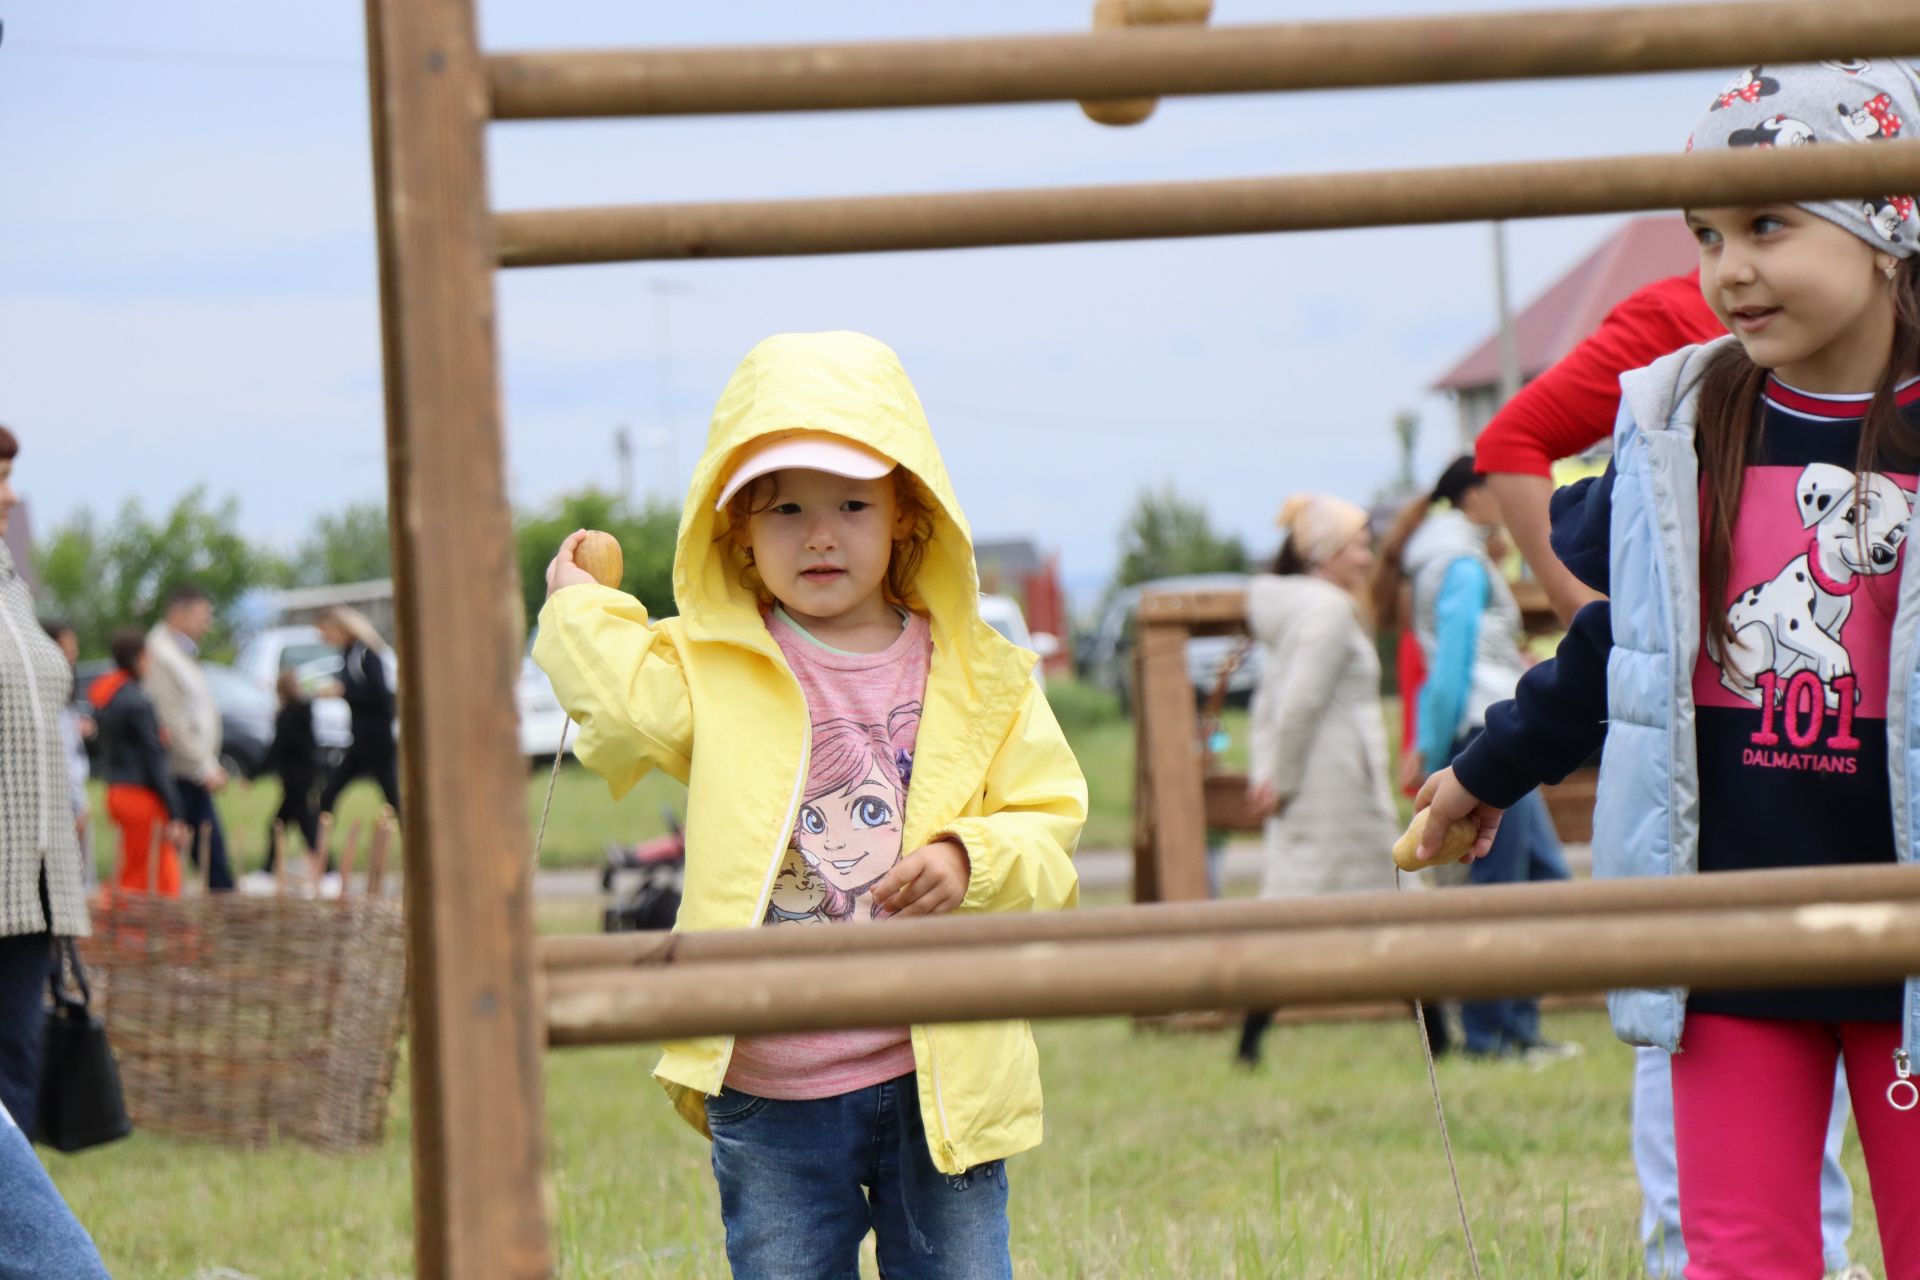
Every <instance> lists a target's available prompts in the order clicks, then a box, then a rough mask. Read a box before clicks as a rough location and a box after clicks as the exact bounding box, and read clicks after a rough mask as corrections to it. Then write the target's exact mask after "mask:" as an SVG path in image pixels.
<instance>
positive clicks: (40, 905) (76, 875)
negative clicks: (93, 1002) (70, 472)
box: [0, 427, 90, 1132]
mask: <svg viewBox="0 0 1920 1280" xmlns="http://www.w3.org/2000/svg"><path fill="white" fill-rule="evenodd" d="M19 452H20V442H19V441H18V440H17V439H15V438H14V435H13V433H12V432H10V431H8V430H7V429H6V428H4V427H0V1105H4V1107H5V1109H6V1110H7V1111H8V1112H9V1113H10V1114H11V1115H12V1116H13V1119H14V1122H15V1123H16V1124H17V1125H18V1126H19V1127H20V1128H22V1129H25V1130H27V1131H29V1132H31V1131H32V1130H33V1127H34V1124H35V1122H36V1119H37V1115H38V1109H39V1099H40V1071H41V1062H40V1060H41V1046H42V1042H43V1037H44V1031H45V1026H46V1015H45V1014H44V1012H43V1011H42V1005H43V1003H44V1000H45V996H46V990H47V980H48V977H49V975H50V974H51V972H52V969H53V944H54V941H55V939H59V938H75V937H84V936H85V935H86V934H87V933H89V932H90V928H89V926H88V922H87V905H86V897H85V890H84V889H83V888H82V885H81V878H80V846H79V843H78V841H77V840H76V839H75V837H74V830H73V811H72V809H71V808H70V807H69V802H68V786H69V783H68V779H67V764H66V757H65V756H64V754H63V753H62V751H61V745H60V713H61V711H62V710H64V709H65V708H66V706H67V704H68V703H69V702H71V701H72V699H73V671H72V669H71V668H69V667H68V666H67V659H66V655H64V654H62V653H61V652H60V646H59V645H57V644H55V643H54V642H53V641H52V640H51V639H49V638H48V636H47V633H46V632H45V631H43V630H41V628H40V623H39V621H38V620H37V619H36V618H35V617H34V611H33V597H32V596H31V595H30V594H29V593H28V591H27V584H26V583H25V582H23V581H21V579H20V575H19V573H18V572H17V571H16V570H15V568H14V564H13V555H12V553H11V552H10V551H9V550H7V548H6V545H5V542H4V535H5V533H6V527H7V519H8V517H9V515H10V514H11V513H12V511H13V508H14V507H15V506H17V505H19V501H20V500H19V497H18V496H17V495H16V494H15V493H14V490H13V464H14V458H15V457H16V456H17V455H18V454H19Z"/></svg>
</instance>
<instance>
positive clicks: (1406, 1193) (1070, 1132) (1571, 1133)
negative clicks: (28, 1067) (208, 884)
mask: <svg viewBox="0 0 1920 1280" xmlns="http://www.w3.org/2000/svg"><path fill="white" fill-rule="evenodd" d="M1550 1023H1551V1025H1550V1028H1549V1030H1550V1032H1551V1033H1552V1034H1554V1035H1557V1036H1564V1037H1568V1038H1571V1039H1575V1040H1578V1041H1580V1042H1581V1043H1582V1044H1584V1045H1585V1046H1586V1048H1587V1053H1586V1055H1585V1056H1584V1057H1582V1058H1580V1059H1578V1060H1575V1061H1572V1062H1567V1063H1558V1064H1555V1065H1552V1066H1550V1067H1547V1068H1544V1069H1541V1070H1538V1071H1535V1070H1532V1069H1529V1068H1527V1067H1525V1066H1520V1065H1507V1064H1486V1063H1465V1062H1460V1063H1454V1062H1442V1064H1441V1069H1440V1079H1441V1086H1442V1089H1443V1090H1444V1093H1445V1096H1446V1100H1447V1107H1448V1115H1449V1118H1450V1120H1451V1122H1452V1127H1453V1139H1454V1146H1455V1150H1456V1152H1457V1154H1458V1157H1459V1160H1460V1172H1461V1178H1462V1182H1463V1184H1464V1186H1465V1190H1466V1194H1467V1197H1468V1201H1469V1206H1470V1209H1471V1213H1472V1218H1473V1225H1474V1232H1475V1236H1476V1239H1477V1240H1478V1242H1479V1246H1480V1252H1481V1258H1482V1261H1483V1263H1484V1265H1485V1271H1486V1275H1487V1276H1488V1277H1504V1278H1506V1280H1550V1278H1557V1277H1590V1278H1593V1280H1623V1278H1625V1277H1631V1276H1634V1275H1636V1274H1637V1265H1636V1258H1637V1256H1638V1255H1637V1245H1636V1243H1635V1239H1634V1236H1635V1231H1636V1229H1637V1228H1636V1224H1637V1222H1638V1214H1639V1199H1638V1191H1637V1189H1636V1187H1635V1183H1634V1177H1633V1169H1632V1164H1631V1162H1630V1160H1629V1157H1628V1146H1627V1121H1628V1115H1627V1111H1628V1108H1627V1099H1628V1093H1629V1088H1630V1076H1631V1070H1632V1067H1631V1057H1630V1055H1629V1053H1628V1051H1627V1050H1626V1049H1625V1048H1623V1047H1622V1046H1620V1045H1618V1044H1617V1043H1615V1042H1614V1041H1613V1039H1612V1037H1611V1036H1610V1035H1609V1034H1608V1032H1607V1028H1606V1025H1605V1021H1604V1019H1603V1018H1602V1017H1601V1016H1600V1015H1598V1014H1591V1013H1589V1014H1567V1015H1562V1016H1558V1017H1554V1018H1550ZM1038 1035H1039V1040H1040V1048H1041V1055H1042V1060H1043V1069H1044V1072H1045V1079H1046V1089H1047V1102H1048V1106H1047V1141H1046V1143H1045V1145H1043V1146H1042V1147H1041V1148H1040V1149H1039V1150H1037V1151H1035V1152H1032V1153H1030V1154H1027V1155H1024V1156H1021V1157H1018V1158H1017V1159H1015V1160H1013V1161H1012V1162H1011V1163H1010V1166H1009V1168H1010V1170H1011V1178H1012V1183H1013V1188H1014V1192H1013V1219H1014V1254H1015V1258H1016V1260H1017V1268H1016V1269H1017V1273H1018V1274H1019V1275H1021V1276H1023V1277H1044V1278H1046V1280H1056V1278H1059V1277H1121V1276H1125V1277H1169V1276H1179V1277H1187V1276H1191V1277H1348V1276H1354V1277H1404V1278H1407V1280H1443V1278H1452V1277H1465V1276H1468V1275H1469V1274H1470V1272H1469V1271H1468V1269H1467V1263H1466V1260H1465V1254H1464V1250H1463V1247H1462V1245H1461V1240H1460V1230H1459V1224H1458V1221H1457V1219H1456V1216H1455V1210H1454V1206H1453V1197H1452V1191H1451V1189H1450V1185H1449V1182H1448V1177H1447V1169H1446V1164H1445V1162H1444V1160H1443V1158H1442V1155H1441V1150H1440V1142H1439V1137H1438V1134H1437V1132H1436V1129H1435V1126H1434V1119H1433V1107H1432V1103H1431V1101H1430V1099H1429V1097H1428V1093H1427V1084H1426V1078H1425V1068H1424V1066H1423V1065H1422V1062H1421V1057H1420V1051H1419V1048H1418V1043H1417V1040H1416V1038H1415V1034H1414V1031H1413V1028H1412V1026H1411V1025H1410V1024H1408V1023H1402V1022H1393V1023H1378V1024H1353V1025H1343V1026H1316V1027H1281V1028H1278V1029H1276V1030H1275V1031H1274V1033H1273V1034H1272V1036H1271V1037H1270V1041H1269V1055H1268V1057H1269V1061H1268V1065H1267V1067H1266V1068H1265V1069H1264V1070H1262V1071H1261V1072H1259V1073H1257V1074H1251V1075H1250V1074H1248V1073H1246V1072H1243V1071H1239V1070H1236V1069H1234V1068H1232V1067H1230V1066H1229V1065H1228V1061H1227V1059H1228V1053H1229V1048H1230V1043H1229V1040H1228V1038H1227V1037H1226V1036H1225V1035H1224V1034H1221V1033H1210V1034H1194V1033H1178V1034H1169V1033H1160V1032H1137V1031H1135V1030H1134V1029H1133V1028H1132V1027H1131V1026H1130V1025H1128V1024H1127V1023H1125V1022H1122V1021H1117V1020H1110V1021H1098V1022H1070V1023H1054V1024H1048V1025H1043V1026H1041V1027H1040V1028H1039V1029H1038ZM652 1060H653V1053H652V1051H651V1049H596V1050H570V1051H565V1052H559V1053H554V1054H550V1055H548V1057H547V1059H546V1064H547V1098H548V1108H547V1111H548V1122H549V1125H550V1134H551V1146H552V1149H551V1153H550V1159H551V1167H552V1171H553V1182H552V1189H553V1199H552V1205H553V1210H554V1232H555V1255H556V1258H557V1260H558V1262H559V1264H560V1266H559V1272H560V1274H561V1275H563V1276H567V1277H582V1278H584V1277H620V1278H623V1280H624V1278H626V1277H707V1276H716V1277H717V1276H724V1275H725V1274H726V1270H725V1266H724V1260H723V1257H722V1253H721V1234H720V1223H719V1216H718V1210H717V1208H716V1201H715V1195H714V1190H713V1181H712V1177H711V1175H710V1174H709V1173H708V1170H707V1167H706V1152H705V1144H704V1143H703V1142H702V1141H701V1140H700V1139H699V1138H698V1137H697V1136H696V1135H694V1134H693V1133H692V1131H690V1130H688V1129H686V1128H685V1127H684V1126H683V1125H682V1124H681V1123H680V1121H679V1120H678V1119H677V1118H676V1117H675V1116H674V1115H673V1114H672V1112H671V1109H670V1108H669V1107H668V1106H667V1103H666V1100H665V1099H664V1097H662V1096H661V1095H660V1093H659V1091H658V1089H657V1088H656V1087H655V1086H654V1085H653V1083H652V1082H651V1081H650V1080H649V1079H648V1078H647V1071H648V1068H649V1067H650V1066H651V1064H652ZM407 1135H408V1127H407V1117H406V1108H405V1099H404V1091H403V1093H402V1096H401V1097H400V1098H398V1099H396V1103H395V1108H394V1116H393V1124H392V1126H391V1128H390V1130H389V1134H388V1139H387V1142H386V1144H385V1146H383V1147H382V1148H381V1149H380V1150H379V1151H377V1152H375V1153H372V1154H370V1155H364V1156H357V1157H340V1156H323V1155H318V1154H315V1153H313V1152H310V1151H305V1150H302V1149H298V1148H291V1147H286V1148H276V1149H271V1150H267V1151H262V1152H245V1151H233V1150H225V1149H221V1148H216V1147H211V1146H205V1145H198V1144H191V1143H180V1142H174V1141H170V1140H168V1139H165V1138H160V1137H155V1136H151V1135H144V1134H141V1135H136V1136H134V1137H133V1138H131V1139H129V1140H127V1141H125V1142H122V1143H119V1144H117V1145H115V1146H112V1147H107V1148H103V1149H100V1150H97V1151H92V1152H88V1153H85V1154H82V1155H79V1156H72V1157H64V1156H57V1155H56V1156H50V1157H49V1163H50V1167H51V1169H52V1171H53V1175H54V1178H55V1180H56V1181H57V1182H58V1183H59V1185H60V1187H61V1189H62V1190H63V1191H64V1192H65V1193H66V1195H67V1197H68V1198H69V1200H70V1201H71V1203H72V1204H73V1207H74V1209H75V1211H76V1212H77V1213H78V1214H79V1215H80V1216H81V1218H82V1220H83V1221H85V1222H87V1223H88V1224H89V1225H90V1226H91V1227H92V1229H93V1230H94V1232H95V1235H96V1237H97V1239H98V1241H99V1243H100V1246H101V1250H102V1252H103V1254H104V1255H105V1257H106V1259H107V1263H108V1265H109V1267H110V1268H111V1270H112V1272H113V1274H114V1275H115V1276H116V1277H119V1278H120V1280H162V1278H166V1280H180V1278H183V1277H188V1276H194V1275H197V1274H200V1273H203V1272H207V1273H212V1274H217V1275H222V1276H227V1275H230V1274H231V1273H238V1274H239V1275H241V1276H249V1277H257V1278H258V1280H335V1278H338V1280H346V1278H347V1277H388V1276H402V1275H406V1274H409V1273H410V1266H409V1257H410V1255H409V1248H410V1243H409V1236H408V1231H409V1222H410V1202H409V1198H408V1197H409V1191H408V1165H407V1162H408V1154H407ZM1848 1164H1849V1166H1850V1167H1851V1169H1852V1171H1853V1173H1854V1176H1855V1178H1856V1179H1857V1185H1858V1186H1860V1187H1862V1188H1864V1187H1865V1185H1866V1184H1865V1181H1864V1176H1863V1173H1862V1170H1861V1167H1860V1163H1859V1160H1858V1151H1857V1147H1854V1148H1850V1150H1849V1159H1848ZM1859 1217H1860V1221H1859V1223H1858V1225H1857V1226H1856V1229H1855V1236H1854V1240H1855V1247H1856V1253H1857V1256H1858V1257H1859V1258H1860V1260H1862V1261H1864V1262H1866V1263H1868V1264H1869V1265H1870V1266H1875V1267H1877V1264H1878V1258H1879V1250H1878V1247H1877V1244H1876V1243H1875V1239H1874V1231H1873V1225H1872V1213H1871V1210H1870V1208H1868V1206H1867V1204H1866V1197H1865V1196H1864V1195H1862V1197H1861V1201H1860V1210H1859ZM216 1268H226V1269H227V1270H226V1271H216V1270H215V1269H216ZM1876 1274H1877V1271H1876Z"/></svg>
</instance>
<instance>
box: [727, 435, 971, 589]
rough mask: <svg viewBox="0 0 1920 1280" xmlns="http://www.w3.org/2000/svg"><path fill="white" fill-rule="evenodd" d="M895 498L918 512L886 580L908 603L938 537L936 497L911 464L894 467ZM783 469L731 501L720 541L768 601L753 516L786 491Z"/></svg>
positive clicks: (906, 509) (895, 550)
mask: <svg viewBox="0 0 1920 1280" xmlns="http://www.w3.org/2000/svg"><path fill="white" fill-rule="evenodd" d="M892 475H893V500H894V501H895V502H896V503H898V504H899V507H900V510H901V511H903V512H905V513H907V514H909V515H910V516H912V518H913V524H912V526H911V527H909V528H908V530H907V536H906V537H904V538H900V539H898V540H897V541H895V542H894V544H893V558H892V560H890V561H889V562H888V564H887V578H886V582H885V584H884V587H885V591H886V597H887V602H888V603H889V604H898V605H905V604H907V603H908V602H909V601H910V600H911V598H912V596H913V583H914V579H916V578H917V577H919V574H920V565H921V563H922V562H923V561H924V560H925V559H926V558H927V544H929V543H930V542H932V541H933V510H934V506H933V502H932V500H931V499H929V498H928V497H927V496H926V495H925V494H924V493H923V492H922V491H921V488H920V482H919V481H918V480H916V479H914V477H913V474H912V473H911V472H909V471H908V470H907V469H906V468H905V467H895V468H894V469H893V473H892ZM779 482H780V473H779V472H777V471H776V472H774V473H772V474H771V475H764V476H761V477H760V478H759V479H757V480H754V481H751V482H749V483H747V484H745V485H742V486H741V488H740V492H738V493H736V494H734V495H733V498H732V500H731V501H729V502H728V503H727V518H726V521H725V522H724V523H723V525H722V527H721V529H720V532H719V533H717V534H715V535H714V541H716V542H720V543H723V544H724V545H725V546H726V548H727V550H728V552H729V553H730V554H731V556H732V558H733V561H734V567H735V570H736V571H737V572H738V573H739V575H740V579H741V581H742V582H744V583H746V585H747V587H748V589H750V590H751V591H752V592H753V594H754V595H755V597H757V598H758V599H759V601H760V603H761V605H762V606H771V605H772V604H773V603H774V600H773V593H772V592H771V591H768V590H767V584H766V583H765V582H763V581H761V579H760V571H759V570H758V569H757V568H755V567H754V563H753V551H752V550H751V549H750V548H749V547H748V546H747V544H746V538H747V521H748V520H750V519H752V518H753V517H754V516H757V515H759V514H760V513H762V512H764V511H767V510H769V509H770V508H771V507H772V506H773V500H774V498H775V496H777V495H778V493H779V491H780V483H779Z"/></svg>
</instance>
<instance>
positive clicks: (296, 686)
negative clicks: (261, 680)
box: [273, 667, 307, 707]
mask: <svg viewBox="0 0 1920 1280" xmlns="http://www.w3.org/2000/svg"><path fill="white" fill-rule="evenodd" d="M273 691H274V692H275V693H277V694H279V695H280V705H281V706H283V707H290V706H292V705H293V704H294V703H296V702H305V701H306V698H307V691H306V690H305V689H302V688H301V687H300V673H299V672H297V671H295V670H294V669H293V668H292V667H287V668H286V669H284V670H283V671H281V672H280V678H279V679H277V680H275V681H274V682H273Z"/></svg>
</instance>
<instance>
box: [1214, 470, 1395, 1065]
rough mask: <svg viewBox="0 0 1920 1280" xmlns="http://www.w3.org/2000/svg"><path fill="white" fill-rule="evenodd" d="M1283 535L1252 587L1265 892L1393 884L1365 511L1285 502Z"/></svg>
mask: <svg viewBox="0 0 1920 1280" xmlns="http://www.w3.org/2000/svg"><path fill="white" fill-rule="evenodd" d="M1280 528H1281V530H1282V532H1283V535H1284V537H1285V541H1284V542H1283V543H1282V545H1281V548H1280V554H1279V557H1278V558H1277V559H1276V561H1275V563H1274V571H1273V573H1271V574H1263V575H1260V576H1259V577H1256V578H1254V579H1253V582H1252V583H1251V585H1250V586H1249V587H1248V590H1247V619H1248V623H1249V625H1250V627H1251V629H1252V631H1253V636H1254V639H1255V640H1256V641H1257V642H1258V643H1259V644H1260V645H1261V646H1262V647H1263V648H1264V649H1265V650H1266V652H1265V653H1264V654H1262V655H1261V657H1262V664H1261V669H1260V683H1259V685H1258V687H1256V688H1255V690H1254V694H1253V726H1252V746H1253V769H1252V774H1251V776H1250V778H1249V779H1248V799H1249V802H1250V803H1251V805H1252V807H1253V809H1254V811H1255V812H1256V813H1260V814H1263V815H1265V816H1266V872H1265V875H1264V876H1263V878H1262V881H1261V887H1260V892H1261V896H1262V897H1266V898H1289V897H1301V896H1305V895H1308V894H1319V893H1349V892H1353V891H1355V890H1362V889H1391V888H1392V887H1393V862H1392V860H1391V858H1390V856H1389V852H1388V851H1389V850H1390V849H1391V848H1392V846H1393V841H1394V837H1395V836H1396V835H1397V834H1398V819H1397V815H1396V812H1395V809H1394V804H1393V796H1392V793H1391V791H1390V789H1389V782H1388V772H1387V735H1386V727H1385V724H1384V722H1383V720H1382V718H1381V709H1380V659H1379V656H1378V654H1377V653H1376V652H1375V650H1374V642H1373V632H1372V629H1371V628H1370V627H1369V626H1368V624H1367V622H1366V619H1365V615H1364V612H1363V608H1364V607H1363V605H1362V604H1361V601H1362V599H1363V596H1362V594H1361V593H1362V591H1363V589H1364V587H1365V585H1366V582H1367V579H1368V576H1369V575H1370V574H1371V572H1372V570H1373V538H1372V535H1371V533H1370V532H1369V531H1368V528H1367V513H1366V512H1365V511H1364V510H1362V509H1361V508H1359V507H1357V506H1355V505H1354V504H1353V503H1351V502H1347V501H1345V500H1343V499H1340V498H1335V497H1332V496H1330V495H1327V494H1299V495H1296V496H1294V497H1293V498H1290V499H1288V501H1287V504H1286V506H1285V507H1284V508H1283V509H1282V510H1281V512H1280ZM1269 1020H1270V1015H1266V1014H1259V1013H1255V1014H1250V1015H1248V1018H1247V1025H1246V1029H1245V1032H1244V1033H1243V1035H1242V1037H1241V1043H1240V1057H1241V1060H1242V1061H1244V1062H1247V1063H1248V1064H1252V1063H1254V1062H1257V1061H1258V1060H1259V1051H1260V1050H1259V1045H1260V1037H1261V1035H1262V1034H1263V1033H1264V1032H1265V1030H1266V1024H1267V1022H1268V1021H1269Z"/></svg>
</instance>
